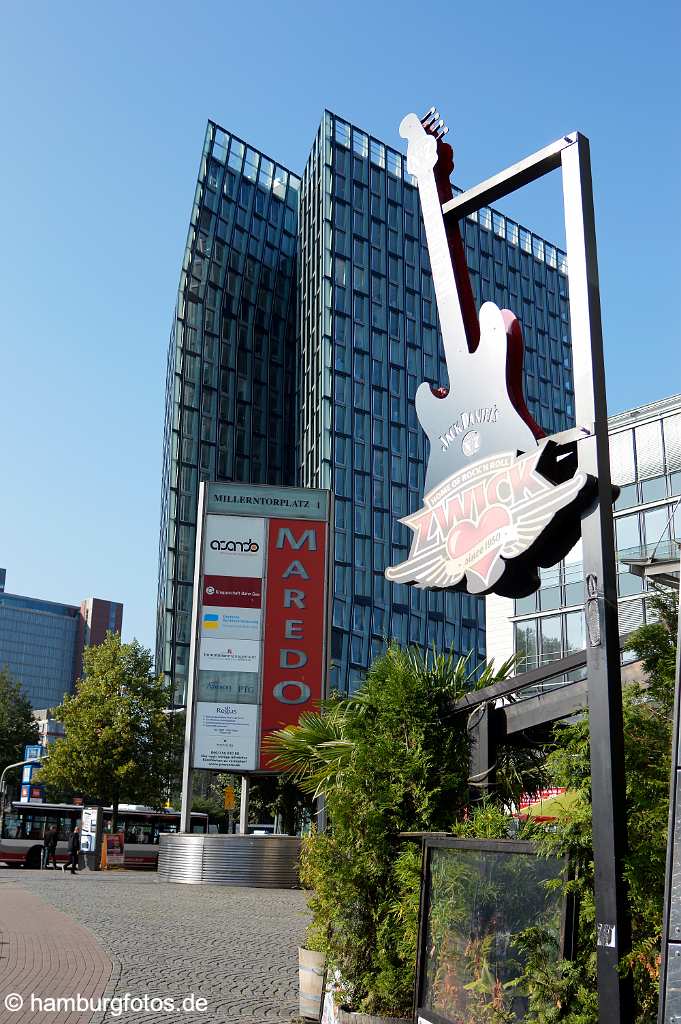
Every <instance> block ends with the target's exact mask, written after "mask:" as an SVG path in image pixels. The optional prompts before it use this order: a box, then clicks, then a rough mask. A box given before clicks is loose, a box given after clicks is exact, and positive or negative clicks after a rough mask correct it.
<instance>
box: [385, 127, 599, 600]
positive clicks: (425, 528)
mask: <svg viewBox="0 0 681 1024" xmlns="http://www.w3.org/2000/svg"><path fill="white" fill-rule="evenodd" d="M447 130H448V129H447V128H446V127H445V125H444V122H443V121H442V120H441V119H440V115H439V113H438V112H437V111H436V110H435V109H434V108H431V110H430V111H429V112H428V114H426V115H425V117H424V118H421V119H419V118H418V117H417V116H416V114H408V115H407V116H406V117H405V118H404V119H403V121H402V123H401V125H400V135H401V136H402V137H403V138H406V139H407V142H408V145H407V169H408V171H409V172H410V173H411V174H412V175H414V176H415V177H416V179H417V184H418V190H419V198H420V201H421V210H422V214H423V222H424V226H425V230H426V239H427V242H428V252H429V256H430V263H431V268H432V273H433V284H434V286H435V296H436V300H437V308H438V315H439V320H440V328H441V332H442V342H443V346H444V354H445V361H446V365H447V372H448V376H449V380H450V387H449V388H434V387H431V385H430V384H428V383H424V384H421V386H420V387H419V388H418V390H417V392H416V399H415V405H416V413H417V416H418V419H419V422H420V424H421V426H422V428H423V430H424V431H425V433H426V434H427V436H428V439H429V441H430V455H429V459H428V466H427V469H426V480H425V491H426V493H425V497H424V505H423V508H421V509H420V510H419V511H417V512H415V513H413V514H412V515H409V516H406V517H405V518H404V519H402V520H400V521H401V522H403V523H404V524H405V525H406V526H408V527H409V528H410V529H411V530H412V531H413V533H414V536H413V538H412V545H411V550H410V552H409V557H408V558H407V560H406V561H405V562H403V563H401V564H400V565H394V566H391V567H390V568H388V569H386V573H385V575H386V577H387V578H388V579H389V580H391V581H392V582H394V583H410V584H413V585H415V586H417V587H424V588H425V587H429V588H447V589H458V590H467V591H468V592H469V593H471V594H486V593H497V594H500V595H502V596H504V597H524V596H526V595H527V594H531V593H532V592H533V591H534V590H536V589H537V588H538V586H539V572H538V569H539V566H550V565H555V564H556V563H557V562H558V561H560V559H561V558H563V557H564V556H565V555H566V554H567V553H568V552H569V550H570V549H571V548H572V547H573V546H574V544H575V543H576V542H577V540H578V539H579V535H580V526H581V518H580V516H581V513H582V511H583V510H584V509H585V508H587V507H588V506H589V505H591V503H592V502H593V501H594V499H595V495H596V481H595V480H594V478H593V477H589V476H587V474H585V473H582V472H580V471H579V470H578V468H577V455H576V444H575V443H572V444H570V445H559V444H557V443H556V442H555V441H552V440H550V439H547V438H546V437H545V435H544V432H543V431H542V429H541V428H540V427H539V426H538V424H537V423H535V421H534V419H533V418H532V415H531V414H530V412H529V410H528V408H527V405H526V403H525V397H524V394H523V372H522V364H523V338H522V331H521V328H520V323H519V321H518V319H517V317H516V316H515V315H514V314H513V313H512V312H511V311H510V310H507V309H499V307H498V306H496V305H495V304H494V303H493V302H485V303H484V304H483V305H482V307H481V308H480V313H479V315H478V313H477V309H476V305H475V299H474V296H473V291H472V287H471V283H470V279H469V276H468V269H467V267H466V258H465V250H464V246H463V242H462V239H461V234H460V231H459V227H458V224H457V222H456V220H450V219H448V220H447V222H445V220H444V217H443V214H442V205H443V203H446V202H447V201H448V200H449V199H451V198H452V186H451V182H450V175H451V172H452V170H453V167H454V163H453V154H452V148H451V146H449V145H447V144H446V143H445V142H444V141H443V140H444V136H445V134H446V133H447Z"/></svg>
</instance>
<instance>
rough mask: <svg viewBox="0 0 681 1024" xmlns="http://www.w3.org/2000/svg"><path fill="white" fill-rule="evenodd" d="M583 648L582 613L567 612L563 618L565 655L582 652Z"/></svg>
mask: <svg viewBox="0 0 681 1024" xmlns="http://www.w3.org/2000/svg"><path fill="white" fill-rule="evenodd" d="M584 647H585V639H584V613H583V612H581V611H580V612H568V614H567V615H566V616H565V653H566V654H572V653H573V652H574V651H583V650H584Z"/></svg>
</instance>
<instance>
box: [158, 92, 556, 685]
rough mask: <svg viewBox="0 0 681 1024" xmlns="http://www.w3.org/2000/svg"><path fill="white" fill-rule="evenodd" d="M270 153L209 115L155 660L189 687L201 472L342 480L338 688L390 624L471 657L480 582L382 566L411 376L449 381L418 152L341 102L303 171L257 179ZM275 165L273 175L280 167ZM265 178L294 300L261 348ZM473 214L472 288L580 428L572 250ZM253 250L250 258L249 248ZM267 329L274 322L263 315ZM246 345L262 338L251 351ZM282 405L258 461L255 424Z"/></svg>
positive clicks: (414, 449) (547, 404)
mask: <svg viewBox="0 0 681 1024" xmlns="http://www.w3.org/2000/svg"><path fill="white" fill-rule="evenodd" d="M218 140H219V141H218ZM235 145H236V146H237V147H238V152H237V159H236V160H235V162H234V163H231V162H230V159H231V154H232V150H233V147H234V146H235ZM216 147H217V152H216ZM265 159H266V158H263V157H262V156H261V155H260V154H257V153H256V152H255V151H254V150H252V149H250V148H249V147H247V146H246V144H245V143H243V142H240V141H239V140H235V139H234V138H233V137H231V136H229V135H228V133H227V132H225V131H224V130H223V129H220V128H219V127H218V126H217V125H215V124H212V123H210V124H209V126H208V132H207V136H206V144H205V147H204V153H203V161H202V167H201V174H200V178H199V184H198V188H197V193H196V201H195V204H194V211H193V216H192V224H191V227H190V232H189V239H188V243H187V249H186V254H185V261H184V264H183V271H182V278H181V284H180V294H179V297H178V308H177V314H176V318H175V324H174V329H173V333H172V336H171V342H170V351H169V359H168V380H167V390H166V426H165V447H164V473H163V498H162V517H161V546H160V571H159V614H158V643H157V657H158V663H159V665H160V664H162V665H163V668H164V671H166V672H167V673H169V674H171V675H172V676H173V678H174V680H175V691H176V699H178V700H181V696H180V695H181V694H182V693H183V692H184V686H185V684H186V673H187V663H188V648H189V620H190V615H191V582H192V573H193V565H192V562H193V551H194V539H195V532H194V531H195V517H196V504H197V490H196V489H197V482H198V480H200V479H224V480H242V479H243V480H250V481H253V482H271V483H301V484H303V485H306V486H316V487H328V488H330V489H331V490H333V492H334V495H335V524H334V529H335V559H334V562H335V564H334V597H333V612H332V616H333V622H332V627H333V629H332V662H333V669H332V679H331V684H332V685H333V686H335V687H337V688H339V689H341V690H351V689H353V688H354V687H355V686H356V685H357V684H358V682H359V681H360V680H361V678H362V675H363V673H364V672H365V671H366V668H367V666H368V664H369V662H370V661H371V659H372V657H374V656H375V654H376V653H378V651H379V650H380V649H381V648H382V647H383V644H384V640H385V638H386V637H390V636H394V637H396V638H398V639H399V640H400V641H401V642H402V643H409V642H412V643H416V644H419V645H421V646H423V647H426V646H432V644H436V646H437V647H438V648H440V649H442V648H449V647H452V646H453V647H454V649H455V651H457V652H458V653H462V654H466V653H468V652H472V655H473V661H474V662H475V661H476V660H478V659H480V658H483V657H484V656H485V625H484V605H483V602H482V600H481V599H476V598H472V597H470V596H469V595H463V594H457V593H447V594H445V593H443V592H434V591H431V592H426V591H422V590H417V589H415V588H408V587H404V586H394V585H391V584H388V582H387V581H386V579H385V577H384V570H385V567H386V566H387V565H389V564H394V563H396V562H399V561H402V560H403V559H404V558H405V557H406V554H407V549H408V544H409V531H408V529H407V528H406V527H405V526H403V525H401V524H400V523H399V522H397V520H398V519H399V518H400V517H402V516H405V515H407V514H408V513H409V512H412V511H414V510H415V509H416V508H418V507H419V505H420V503H421V499H422V496H423V483H424V472H425V463H426V443H427V442H426V438H425V435H424V434H423V432H422V431H421V428H420V426H419V424H418V421H417V419H416V413H415V410H414V405H413V399H414V395H415V392H416V388H417V387H418V385H419V384H420V383H421V382H422V381H423V380H429V381H431V382H432V383H434V384H444V383H446V372H445V367H444V358H443V356H442V354H441V344H440V338H439V329H438V319H437V309H436V304H435V295H434V289H433V281H432V275H431V272H430V265H429V261H428V252H427V248H426V243H425V233H424V229H423V224H422V222H421V215H420V207H419V200H418V192H417V189H416V188H415V186H414V184H413V182H412V181H411V179H410V178H409V176H408V175H407V173H406V162H405V161H404V160H403V157H402V154H401V153H400V152H398V151H397V150H393V149H391V148H390V147H387V146H385V145H384V144H383V143H382V142H381V141H380V140H378V139H375V138H372V137H371V136H370V135H368V134H367V133H365V132H363V131H361V130H359V129H358V128H356V127H354V126H352V125H350V124H348V123H347V122H345V121H343V120H342V119H340V118H338V117H336V116H335V115H334V114H332V113H330V112H328V111H327V112H326V113H325V114H324V117H323V120H322V123H321V125H320V127H319V130H318V133H317V136H316V138H315V141H314V144H313V147H312V150H311V152H310V155H309V158H308V161H307V164H306V167H305V171H304V174H303V177H302V182H299V181H298V179H297V178H295V177H294V176H293V175H290V174H289V172H286V171H284V170H283V168H277V169H276V171H274V174H273V175H272V173H269V176H268V175H265V177H264V178H263V179H262V180H261V177H260V170H259V168H260V167H261V166H262V161H263V160H265ZM259 160H260V161H261V164H260V165H259V164H258V161H259ZM266 165H267V167H268V168H270V172H271V169H272V168H273V167H274V164H273V163H272V162H271V161H266ZM246 167H248V168H249V171H248V174H250V175H251V177H250V178H249V177H248V176H247V174H246ZM228 179H229V180H228ZM277 180H279V181H281V183H282V185H281V186H280V189H281V195H279V196H277V202H276V203H275V192H274V185H275V183H276V181H277ZM244 182H245V183H246V184H247V185H248V188H247V189H246V192H247V202H246V205H242V201H241V186H242V184H243V183H244ZM284 184H285V185H286V187H285V188H284V187H283V185H284ZM228 186H229V187H228ZM268 188H269V189H270V191H269V192H268V191H267V190H268ZM259 193H264V194H265V195H264V197H263V198H261V199H260V200H259V202H260V203H261V207H260V212H259V213H257V217H258V218H259V219H260V221H262V222H264V226H263V227H262V228H261V230H264V231H265V235H266V237H267V238H268V239H269V238H270V228H271V227H272V238H271V241H270V247H271V252H270V254H269V259H270V260H271V261H273V262H271V263H270V264H266V266H267V267H268V269H270V270H271V271H272V273H271V274H268V275H266V280H267V282H268V285H267V287H268V288H269V287H270V285H271V287H272V288H273V289H274V292H275V294H276V292H277V289H280V290H281V292H282V294H283V293H284V292H285V293H286V295H287V297H288V305H287V307H286V309H287V312H286V316H285V317H284V314H283V311H282V310H283V307H282V308H280V312H279V315H280V316H281V317H282V318H283V320H284V325H283V326H282V330H283V338H284V344H283V351H282V352H279V351H278V350H277V349H276V348H275V351H274V352H272V350H271V346H270V347H267V344H266V342H265V340H264V341H263V343H262V344H260V345H255V344H254V342H253V340H252V337H253V332H254V330H255V326H256V325H255V324H254V323H253V322H252V321H248V320H246V321H243V320H241V319H239V313H238V310H239V304H238V299H237V298H236V296H237V295H238V289H240V288H242V287H243V285H244V283H248V281H249V280H250V279H249V278H248V277H247V274H251V275H254V274H255V273H256V269H257V267H256V265H257V264H258V261H261V263H262V262H263V261H264V255H265V254H264V252H263V249H262V248H259V247H258V245H257V235H256V237H255V238H254V235H253V231H252V226H251V225H252V223H253V220H254V218H255V217H256V212H255V209H254V206H253V204H254V203H255V202H256V198H257V196H258V194H259ZM268 198H269V204H268V203H267V199H268ZM249 204H251V205H249ZM273 204H274V205H275V208H277V209H278V208H279V207H280V206H282V205H283V209H284V214H285V217H286V218H287V220H286V221H285V224H284V226H283V228H282V230H281V233H277V232H278V230H279V224H278V223H277V224H272V225H270V220H269V218H270V212H269V211H270V209H271V207H272V205H273ZM275 216H276V217H278V216H279V213H278V212H277V213H276V214H275ZM223 222H224V223H223ZM237 227H238V228H239V232H238V233H237V230H236V229H237ZM462 228H463V235H464V240H465V245H466V254H467V260H468V265H469V268H470V272H471V276H472V280H473V286H474V290H475V294H476V299H477V301H478V303H479V304H480V303H482V302H483V301H485V300H488V299H492V300H494V301H495V302H497V303H498V304H499V305H500V306H507V307H509V308H511V309H512V310H513V311H514V312H515V313H516V314H517V315H518V316H519V318H520V319H521V322H522V325H523V332H524V336H525V343H526V356H525V388H526V396H527V402H528V406H529V408H530V411H531V412H532V413H533V415H534V417H535V419H536V420H537V421H538V422H539V423H540V424H541V425H542V426H543V427H544V429H545V430H547V432H554V431H557V430H561V429H564V428H566V427H568V426H571V425H572V424H573V417H574V401H573V389H572V366H571V351H570V341H569V323H568V305H567V276H566V266H565V257H564V255H563V254H562V253H560V252H559V251H558V250H557V249H556V248H555V247H554V246H552V245H550V244H548V243H547V242H545V241H544V240H543V239H540V238H538V237H537V236H535V235H532V234H531V233H530V232H529V231H526V230H525V229H524V228H522V227H520V226H519V225H517V224H515V223H513V222H511V221H509V220H507V219H506V218H505V217H503V216H502V215H501V214H499V213H497V212H496V211H493V210H489V209H485V210H482V211H479V212H478V213H477V214H475V215H472V216H470V217H468V218H466V220H465V222H464V223H463V225H462ZM219 231H221V232H222V233H221V234H219ZM230 232H231V233H230ZM235 239H236V241H237V244H238V246H239V247H240V248H238V249H237V253H236V256H235V254H234V251H233V245H234V240H235ZM216 242H217V245H218V248H217V252H218V253H219V261H218V266H217V268H215V266H214V264H215V262H216V255H215V253H216ZM252 243H253V247H251V246H252ZM277 246H278V248H277ZM242 252H246V254H247V256H248V262H245V259H240V258H239V257H240V256H241V254H242ZM296 255H297V269H294V259H295V256H296ZM275 256H276V259H275ZM227 264H228V265H229V267H230V270H231V271H232V276H231V277H230V278H229V281H230V287H229V288H228V284H227V281H228V279H227V277H226V275H225V269H224V268H225V267H226V265H227ZM294 274H297V276H296V278H295V280H296V282H297V285H298V287H297V295H295V294H294V293H295V291H296V289H295V287H294ZM211 287H212V289H213V291H212V293H211V296H210V304H209V301H208V290H209V288H211ZM230 288H231V291H230ZM296 300H297V304H298V325H299V326H298V328H297V329H296V317H295V306H296ZM190 307H191V309H190ZM226 327H227V332H226ZM261 330H262V337H263V339H267V338H268V337H269V333H268V324H267V323H264V324H261ZM249 346H251V347H252V348H253V352H252V353H251V352H250V348H249ZM242 350H243V351H244V352H248V353H249V355H248V360H249V361H246V362H244V363H243V364H241V363H240V362H239V356H240V353H241V352H242ZM207 351H208V352H213V355H212V356H210V357H209V356H207V354H206V352H207ZM188 355H189V356H190V357H191V358H190V359H189V361H188V360H187V356H188ZM275 355H276V356H277V359H276V360H275V358H274V357H275ZM280 355H281V358H279V356H280ZM218 360H219V362H220V367H221V368H222V366H223V365H224V366H225V368H226V369H228V370H229V369H231V368H233V367H234V366H236V368H237V375H236V378H233V381H234V382H233V383H232V385H231V386H232V388H234V387H236V389H237V390H236V393H235V391H234V390H232V391H229V390H228V385H229V378H228V377H224V378H223V374H222V372H220V374H219V376H218V375H217V374H216V375H215V376H214V377H213V378H212V377H211V372H212V371H211V367H213V366H214V365H216V362H217V361H218ZM188 372H189V373H190V376H188ZM256 372H260V374H261V377H260V378H259V382H260V384H261V387H260V388H256V387H255V384H256V380H255V379H254V374H256ZM239 374H241V376H240V377H239ZM192 375H193V376H192ZM206 376H207V377H208V385H207V392H208V395H207V397H208V402H207V403H206V404H205V405H204V391H205V390H206V384H205V380H206ZM223 379H224V381H225V384H224V386H223ZM239 380H241V384H240V385H239ZM187 383H188V384H189V398H190V399H191V402H187V401H186V400H185V387H186V385H187ZM251 386H252V387H253V390H251ZM239 389H240V390H239ZM211 395H212V399H211ZM256 395H257V399H258V401H259V405H258V407H257V408H256V407H255V404H254V403H255V401H256ZM211 402H212V403H213V404H211ZM199 409H200V410H201V415H199ZM282 409H283V412H280V415H279V420H278V430H279V433H278V434H277V435H273V434H272V430H271V429H270V432H269V438H268V445H269V448H268V451H267V458H265V457H264V449H263V448H262V443H263V442H262V439H261V436H260V434H258V433H257V432H258V431H261V430H262V425H263V423H265V422H267V420H268V417H270V414H271V412H272V411H273V412H274V414H275V415H276V414H277V411H278V410H282ZM193 417H194V418H193ZM239 417H240V419H241V424H240V425H239ZM287 417H292V419H287ZM235 420H236V425H235ZM187 423H190V424H193V425H194V426H193V428H192V429H193V430H194V433H192V432H191V431H190V430H189V428H188V427H187V426H186V424H187ZM199 431H200V434H199V433H198V432H199ZM216 437H217V441H216ZM256 442H259V443H260V444H261V447H260V448H258V446H257V443H256ZM239 446H240V447H239ZM216 447H217V452H216ZM204 449H206V450H205V451H204ZM254 453H257V455H256V454H254Z"/></svg>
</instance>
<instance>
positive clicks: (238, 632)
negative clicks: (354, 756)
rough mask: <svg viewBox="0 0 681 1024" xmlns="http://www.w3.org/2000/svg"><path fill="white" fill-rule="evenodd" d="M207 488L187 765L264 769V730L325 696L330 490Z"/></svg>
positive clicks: (203, 505)
mask: <svg viewBox="0 0 681 1024" xmlns="http://www.w3.org/2000/svg"><path fill="white" fill-rule="evenodd" d="M202 488H203V489H204V490H203V495H202V502H201V508H202V509H203V515H202V518H201V522H200V524H199V531H198V537H197V563H198V576H197V579H196V584H197V588H198V589H197V595H196V598H195V603H194V622H193V631H192V644H193V646H192V658H191V665H192V684H193V685H192V690H191V703H192V716H191V722H192V723H193V734H192V742H191V746H192V767H193V768H210V769H215V770H219V771H239V772H252V771H258V770H260V771H267V770H271V768H270V766H269V764H268V756H267V754H266V752H265V750H264V748H263V740H264V738H265V737H266V736H267V735H268V733H270V732H272V731H274V730H276V729H279V728H282V727H283V726H285V725H289V724H294V723H296V722H297V721H298V720H299V717H300V714H301V713H302V712H304V711H310V710H314V709H316V708H317V707H318V706H319V701H320V700H321V699H322V697H323V696H324V693H325V687H326V673H327V642H326V641H327V626H328V615H327V604H328V593H329V578H328V577H329V571H328V566H329V543H330V509H331V498H330V493H329V492H328V491H323V490H316V489H305V488H287V487H264V486H262V487H261V486H257V485H248V484H220V483H207V484H203V485H202Z"/></svg>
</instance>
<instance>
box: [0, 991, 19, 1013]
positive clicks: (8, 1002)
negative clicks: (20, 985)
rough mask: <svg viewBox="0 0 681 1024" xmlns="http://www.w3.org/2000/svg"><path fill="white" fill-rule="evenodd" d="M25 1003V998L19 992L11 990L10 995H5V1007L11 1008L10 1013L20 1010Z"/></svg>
mask: <svg viewBox="0 0 681 1024" xmlns="http://www.w3.org/2000/svg"><path fill="white" fill-rule="evenodd" d="M23 1005H24V1000H23V998H22V997H21V996H20V995H19V993H18V992H10V994H9V995H8V996H5V1009H6V1010H9V1012H10V1013H15V1012H16V1011H17V1010H20V1009H21V1007H22V1006H23Z"/></svg>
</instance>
